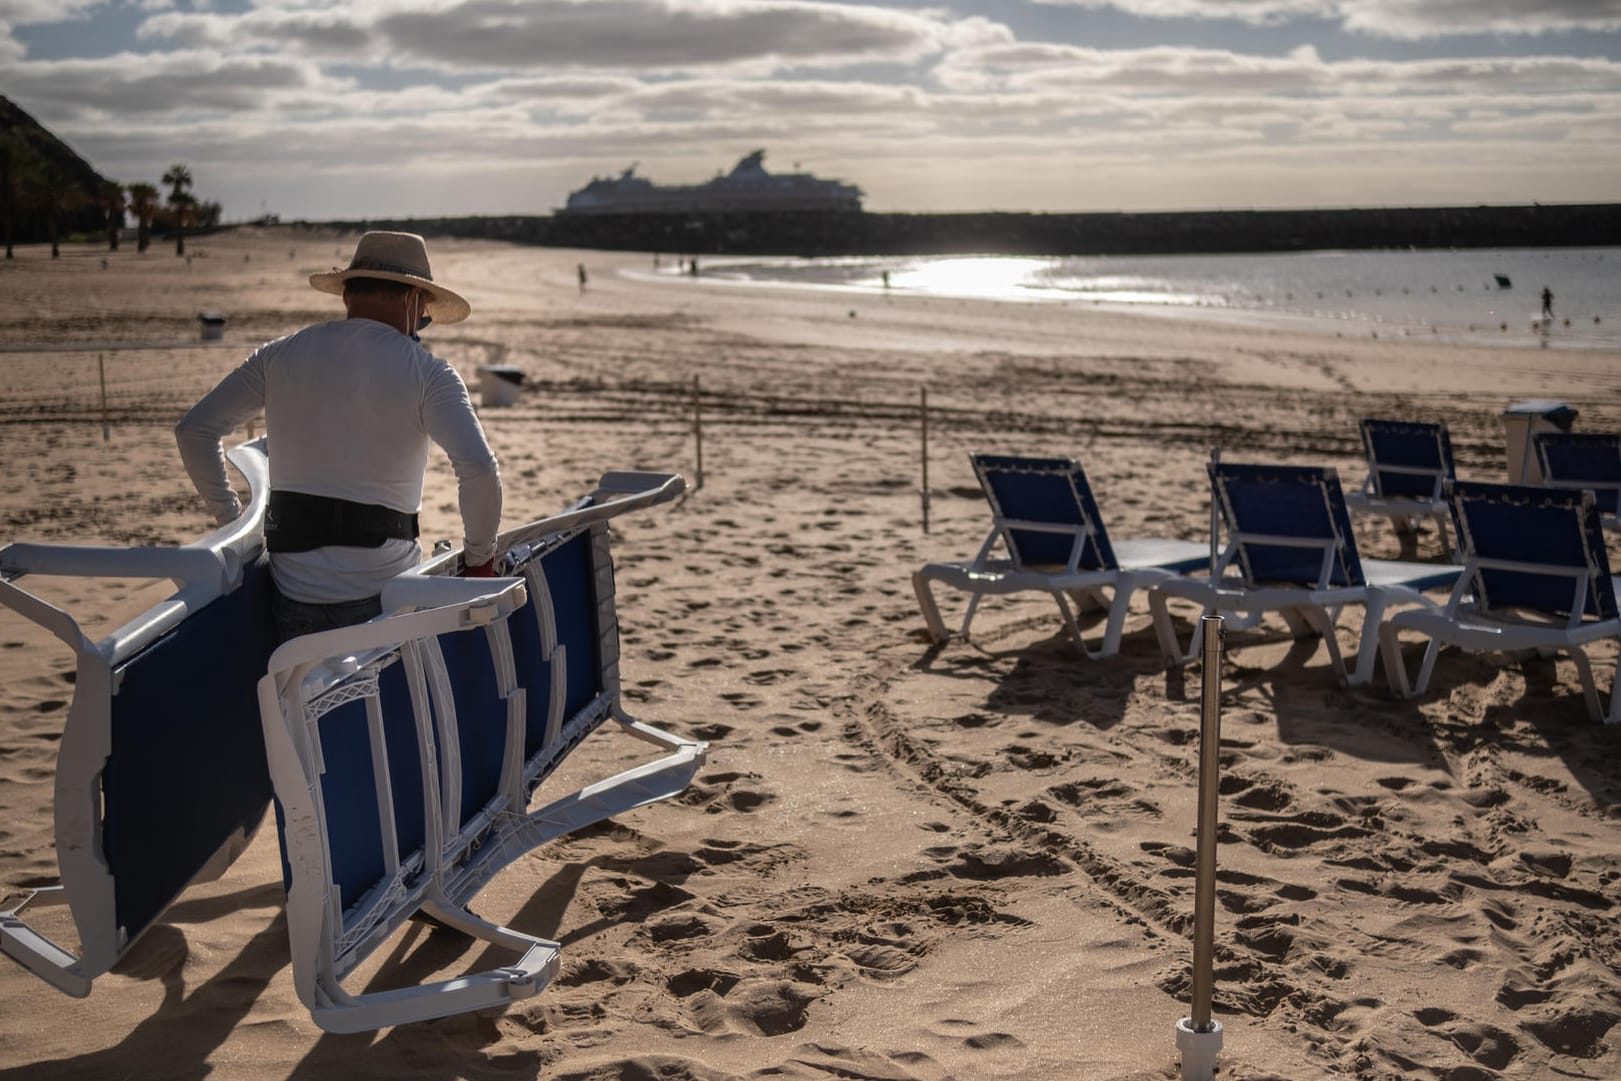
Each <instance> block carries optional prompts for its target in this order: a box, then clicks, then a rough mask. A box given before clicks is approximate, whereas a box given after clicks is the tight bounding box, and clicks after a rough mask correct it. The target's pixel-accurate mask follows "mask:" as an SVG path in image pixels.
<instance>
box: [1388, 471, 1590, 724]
mask: <svg viewBox="0 0 1621 1081" xmlns="http://www.w3.org/2000/svg"><path fill="white" fill-rule="evenodd" d="M1581 502H1582V510H1581V513H1582V514H1584V515H1591V516H1594V517H1599V515H1598V510H1597V507H1596V506H1595V503H1594V499H1593V493H1592V491H1591V490H1583V491H1582V493H1581ZM1459 522H1460V528H1459V537H1460V539H1461V540H1462V542H1463V546H1464V571H1463V574H1462V575H1461V576H1460V577H1459V579H1458V581H1457V583H1456V584H1455V585H1454V586H1453V588H1452V592H1451V594H1450V595H1449V596H1448V598H1447V601H1446V603H1445V605H1444V606H1441V607H1436V606H1434V605H1431V606H1428V607H1425V608H1419V609H1414V610H1411V611H1406V612H1399V613H1397V614H1396V615H1394V616H1392V617H1391V619H1390V620H1389V622H1387V623H1386V624H1385V625H1384V626H1383V627H1381V628H1380V632H1379V651H1380V655H1381V656H1382V657H1383V659H1384V666H1385V675H1386V678H1387V679H1388V680H1389V681H1390V687H1391V690H1392V691H1394V692H1395V693H1396V694H1397V695H1398V696H1399V697H1401V698H1417V697H1419V696H1420V695H1422V694H1424V693H1425V691H1427V690H1428V689H1429V685H1430V679H1431V677H1432V676H1433V675H1434V673H1435V664H1436V660H1437V659H1438V657H1439V655H1440V652H1441V647H1442V646H1447V645H1450V646H1456V647H1458V648H1459V649H1462V650H1465V651H1467V652H1471V653H1504V654H1515V653H1543V654H1555V653H1564V654H1566V655H1568V656H1569V657H1570V658H1571V660H1572V661H1573V662H1574V663H1575V665H1576V672H1577V675H1578V677H1579V678H1580V680H1581V684H1582V696H1583V698H1584V699H1585V700H1586V703H1587V713H1588V716H1589V717H1590V718H1591V719H1592V720H1594V721H1601V722H1603V723H1604V724H1621V695H1617V694H1616V690H1617V688H1621V654H1618V655H1617V658H1616V670H1615V673H1614V674H1613V676H1612V678H1611V684H1610V702H1609V706H1608V708H1606V707H1605V705H1604V703H1603V700H1602V698H1601V696H1600V694H1599V689H1598V684H1597V682H1596V681H1595V679H1594V677H1593V662H1592V659H1591V658H1590V657H1588V655H1587V648H1586V647H1587V646H1589V645H1591V644H1592V643H1594V642H1601V641H1606V640H1616V641H1621V617H1615V618H1608V619H1597V620H1588V619H1586V618H1585V617H1584V615H1583V612H1584V611H1585V609H1586V607H1587V599H1588V597H1589V595H1590V593H1591V590H1592V586H1593V579H1594V576H1595V575H1600V574H1608V573H1609V569H1608V567H1607V565H1606V563H1607V558H1608V557H1607V554H1606V553H1604V552H1603V551H1602V550H1599V551H1596V552H1594V551H1589V553H1588V558H1587V564H1586V565H1585V566H1581V567H1562V566H1550V565H1549V564H1546V563H1533V562H1524V561H1518V560H1507V559H1488V558H1484V557H1481V556H1479V555H1476V554H1475V553H1474V552H1473V551H1472V545H1470V543H1469V540H1468V535H1467V533H1466V532H1465V531H1464V529H1463V527H1462V525H1461V522H1462V518H1461V517H1460V518H1459ZM1489 570H1501V571H1515V572H1519V573H1524V574H1535V575H1544V576H1548V577H1552V578H1556V579H1557V578H1568V579H1569V580H1570V584H1571V602H1570V607H1569V615H1568V618H1567V619H1566V620H1565V622H1564V623H1563V624H1560V623H1559V622H1557V621H1554V620H1549V621H1537V620H1532V619H1527V618H1524V617H1522V616H1520V615H1517V614H1515V613H1513V612H1497V611H1492V610H1489V609H1487V608H1485V607H1483V606H1482V605H1481V603H1480V595H1481V592H1480V586H1479V583H1480V580H1481V579H1480V575H1481V572H1483V571H1489ZM1612 588H1613V587H1612ZM1403 631H1412V632H1415V633H1417V634H1421V635H1423V636H1425V637H1426V638H1427V639H1428V642H1427V643H1426V644H1425V647H1424V655H1423V657H1422V658H1421V659H1420V661H1419V666H1418V673H1417V675H1416V676H1415V677H1413V678H1412V679H1409V677H1408V670H1407V664H1406V662H1405V660H1404V659H1403V658H1402V651H1401V634H1402V632H1403Z"/></svg>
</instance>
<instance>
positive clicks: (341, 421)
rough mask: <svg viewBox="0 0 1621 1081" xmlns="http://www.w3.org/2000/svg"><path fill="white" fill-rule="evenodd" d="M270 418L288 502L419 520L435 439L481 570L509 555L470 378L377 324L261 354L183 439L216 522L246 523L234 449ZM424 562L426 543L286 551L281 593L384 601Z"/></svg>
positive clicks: (276, 345)
mask: <svg viewBox="0 0 1621 1081" xmlns="http://www.w3.org/2000/svg"><path fill="white" fill-rule="evenodd" d="M261 410H263V412H264V414H265V427H266V430H267V434H268V436H269V447H270V487H271V488H272V489H273V490H276V491H291V492H303V493H306V494H308V495H321V496H329V497H333V498H337V499H348V500H352V501H354V502H357V503H379V504H382V505H383V506H386V507H392V508H393V509H395V510H398V511H403V512H405V513H408V514H414V513H416V512H418V511H420V510H421V508H422V481H423V476H424V474H425V473H426V472H427V466H428V444H429V441H430V440H431V441H432V442H434V443H437V444H439V446H441V447H443V448H444V450H445V453H446V454H448V455H449V456H450V462H451V465H452V467H453V468H454V470H455V472H456V480H457V494H458V501H459V503H460V507H461V516H462V527H463V529H464V531H465V534H466V535H465V537H464V539H463V543H464V545H465V552H466V560H467V562H468V563H483V562H485V561H487V560H488V559H490V558H491V557H492V556H493V555H494V554H495V535H496V531H497V529H498V528H499V526H500V521H501V476H500V472H499V469H498V467H497V465H496V461H495V454H494V453H493V452H492V451H491V450H490V445H489V443H488V441H486V439H485V438H484V429H483V428H482V427H480V425H479V422H478V417H477V415H476V414H475V413H474V412H473V404H472V401H471V400H470V399H469V398H468V395H467V386H466V384H464V383H463V382H462V379H461V376H460V375H458V374H457V373H456V369H455V368H453V367H451V366H450V365H449V364H448V363H446V362H445V361H443V360H440V359H439V358H438V357H435V356H434V355H433V354H432V353H430V352H428V351H427V350H426V349H424V348H423V347H422V345H421V344H420V343H418V342H416V341H414V340H413V339H411V338H409V337H407V336H406V335H404V334H401V333H400V332H399V331H398V330H395V329H394V328H393V327H390V326H388V325H386V324H384V323H379V322H377V321H375V320H372V319H341V320H337V321H335V322H331V323H318V324H316V325H315V326H312V327H309V328H307V329H305V330H301V331H299V332H298V333H296V334H291V335H288V336H287V337H285V338H278V339H276V340H275V341H273V342H269V343H267V344H265V345H263V346H261V347H260V348H259V349H258V350H256V351H255V352H254V353H253V355H252V356H250V357H248V359H247V360H246V361H244V362H243V363H242V364H241V366H240V367H238V368H237V369H236V370H235V371H233V372H231V373H230V374H229V375H227V376H226V377H225V378H224V379H223V380H222V381H221V382H220V384H219V386H217V387H215V388H214V389H213V390H212V391H210V392H209V393H208V394H207V395H206V396H205V397H204V398H203V399H202V401H200V402H198V403H197V404H196V405H195V406H193V407H192V409H191V410H190V412H188V413H187V414H186V415H185V417H184V418H183V419H182V420H181V421H180V424H179V425H178V426H177V427H176V428H175V439H176V441H177V442H178V443H179V445H180V457H181V460H182V461H183V462H184V463H185V467H186V472H187V473H188V474H189V475H190V476H191V481H192V483H193V484H194V485H196V487H197V491H198V492H199V493H201V494H202V497H203V499H204V500H206V501H207V503H208V507H209V509H210V510H211V511H212V512H213V513H214V516H215V518H216V520H218V521H220V522H222V523H223V522H228V521H231V520H232V519H234V518H236V517H237V516H238V515H240V514H241V513H242V505H241V502H240V501H239V500H238V499H237V497H236V493H235V492H233V491H232V490H231V485H230V480H229V478H228V477H227V475H226V472H225V454H224V449H223V445H222V440H223V438H224V437H225V435H226V434H228V433H229V432H231V431H234V430H235V429H236V428H238V427H239V426H241V425H242V424H245V423H247V422H248V421H249V420H251V419H252V418H253V417H254V416H256V415H257V414H258V413H259V412H260V411H261ZM420 559H421V549H420V548H419V547H418V546H417V542H416V541H414V540H390V541H387V542H386V543H384V544H383V545H382V546H381V547H379V548H351V547H327V548H317V549H314V550H313V551H309V552H276V553H272V555H271V558H270V569H271V575H272V577H273V578H274V580H275V582H276V587H277V588H278V589H279V590H281V592H282V593H283V594H284V595H285V596H287V597H290V598H292V599H293V600H297V601H304V602H306V603H312V604H333V603H338V602H341V601H350V600H360V599H362V598H365V597H372V596H376V595H377V593H378V592H379V591H380V590H381V589H382V587H383V583H385V582H387V581H388V579H390V578H392V577H393V576H394V575H396V574H398V573H399V572H401V571H404V570H409V569H410V568H411V567H413V566H415V565H416V564H417V563H418V561H420Z"/></svg>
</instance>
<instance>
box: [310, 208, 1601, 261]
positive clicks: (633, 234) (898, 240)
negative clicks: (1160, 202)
mask: <svg viewBox="0 0 1621 1081" xmlns="http://www.w3.org/2000/svg"><path fill="white" fill-rule="evenodd" d="M322 224H324V225H327V226H334V227H338V228H351V229H405V230H409V231H411V232H417V233H422V234H424V235H426V236H456V237H478V238H486V239H491V240H506V241H512V242H515V243H520V244H539V245H545V246H550V247H565V248H596V249H603V250H618V251H647V252H666V253H671V254H690V255H803V256H829V255H876V254H882V255H941V254H949V253H956V252H984V253H993V254H1003V255H1156V254H1158V255H1169V254H1212V253H1220V252H1286V251H1320V250H1325V249H1368V248H1520V247H1539V248H1558V247H1589V246H1607V247H1608V246H1617V245H1621V204H1618V203H1586V204H1556V205H1547V206H1541V205H1532V206H1476V207H1404V208H1380V209H1341V210H1216V211H1167V212H1155V213H1096V214H1008V213H982V214H869V213H866V212H863V211H848V212H837V211H835V212H825V211H824V212H818V211H791V212H781V213H773V212H756V213H737V214H617V215H615V214H594V215H570V214H557V215H553V216H544V217H543V216H533V217H530V216H500V217H460V218H409V219H389V220H375V219H373V220H361V221H333V222H325V223H322Z"/></svg>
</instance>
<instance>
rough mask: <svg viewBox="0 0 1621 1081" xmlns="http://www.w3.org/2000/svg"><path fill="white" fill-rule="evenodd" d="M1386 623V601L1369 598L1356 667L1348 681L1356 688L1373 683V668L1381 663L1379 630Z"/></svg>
mask: <svg viewBox="0 0 1621 1081" xmlns="http://www.w3.org/2000/svg"><path fill="white" fill-rule="evenodd" d="M1384 622H1385V600H1384V598H1383V597H1380V596H1378V595H1377V594H1376V595H1374V596H1372V597H1370V598H1368V603H1367V605H1366V606H1365V607H1364V608H1363V610H1362V636H1361V637H1360V638H1358V639H1357V644H1356V667H1355V668H1353V669H1352V670H1351V676H1350V679H1349V680H1348V681H1347V682H1349V683H1350V685H1351V686H1353V687H1356V686H1360V685H1362V684H1364V683H1371V682H1373V667H1374V665H1376V664H1377V663H1379V628H1380V627H1381V626H1382V625H1383V624H1384Z"/></svg>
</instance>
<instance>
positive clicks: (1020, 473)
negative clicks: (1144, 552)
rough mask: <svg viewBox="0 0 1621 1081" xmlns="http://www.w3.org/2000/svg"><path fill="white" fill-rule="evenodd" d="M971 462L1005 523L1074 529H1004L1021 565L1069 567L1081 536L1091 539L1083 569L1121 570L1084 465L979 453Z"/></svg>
mask: <svg viewBox="0 0 1621 1081" xmlns="http://www.w3.org/2000/svg"><path fill="white" fill-rule="evenodd" d="M970 460H971V461H972V462H973V466H974V473H975V474H976V475H977V476H978V477H979V484H980V487H981V488H982V489H984V492H985V498H986V499H988V500H989V501H990V504H991V511H992V513H993V514H995V515H996V517H997V519H998V520H999V521H1001V520H1015V521H1026V522H1046V523H1051V524H1053V525H1058V526H1065V527H1072V528H1073V532H1047V531H1045V530H1034V529H1012V528H1006V529H1004V530H1003V531H1002V532H1003V537H1004V539H1005V540H1006V543H1007V546H1008V554H1009V556H1010V557H1011V558H1012V560H1013V562H1014V563H1015V564H1016V565H1018V566H1043V565H1049V564H1058V565H1060V566H1065V565H1067V564H1068V563H1069V560H1070V555H1071V554H1072V552H1073V550H1074V546H1075V542H1076V536H1077V534H1078V535H1080V536H1083V537H1084V538H1085V547H1084V548H1083V550H1082V552H1081V557H1080V560H1079V562H1078V563H1077V564H1076V566H1077V568H1078V569H1080V570H1114V569H1116V568H1117V567H1118V566H1119V564H1118V563H1117V562H1116V560H1115V554H1114V549H1113V548H1112V547H1111V546H1110V544H1109V534H1108V531H1107V530H1106V529H1105V528H1104V526H1103V516H1102V515H1101V514H1100V513H1099V512H1098V505H1097V500H1096V499H1095V498H1094V497H1093V495H1092V488H1091V485H1089V484H1088V483H1087V480H1086V472H1085V471H1084V470H1083V469H1082V468H1081V465H1080V463H1079V462H1077V461H1074V460H1072V459H1069V458H1025V457H1018V456H1013V455H996V454H975V455H972V456H971V459H970Z"/></svg>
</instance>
